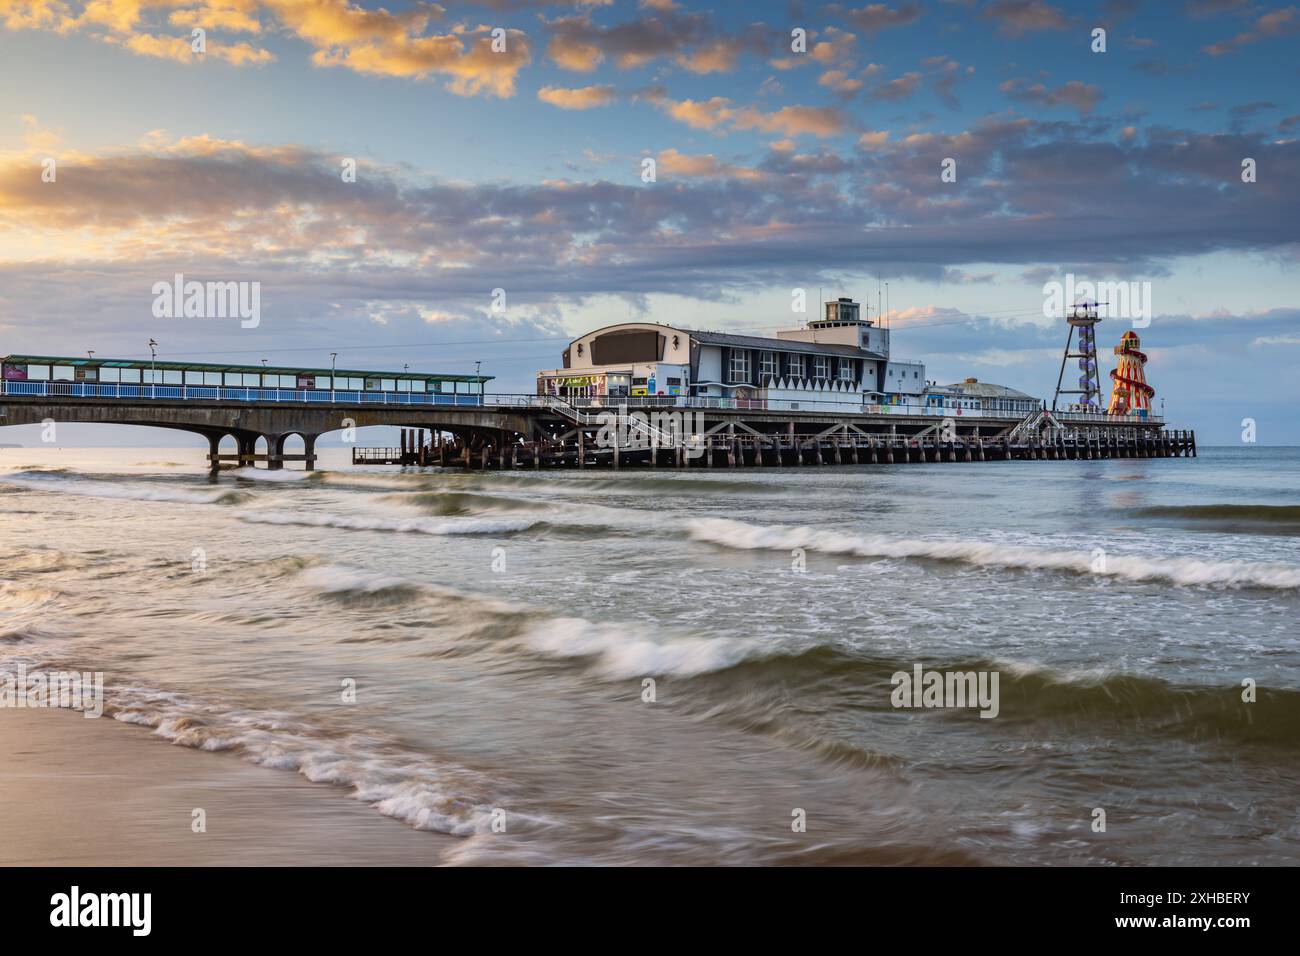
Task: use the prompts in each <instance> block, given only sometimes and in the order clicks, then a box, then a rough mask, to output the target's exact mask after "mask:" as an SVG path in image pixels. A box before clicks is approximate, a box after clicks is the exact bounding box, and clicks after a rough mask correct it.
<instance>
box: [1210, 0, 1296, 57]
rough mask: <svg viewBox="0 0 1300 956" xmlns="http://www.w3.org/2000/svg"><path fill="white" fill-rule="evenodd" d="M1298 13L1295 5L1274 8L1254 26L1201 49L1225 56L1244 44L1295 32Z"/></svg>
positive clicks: (1214, 54)
mask: <svg viewBox="0 0 1300 956" xmlns="http://www.w3.org/2000/svg"><path fill="white" fill-rule="evenodd" d="M1297 13H1298V11H1297V9H1296V8H1295V7H1287V8H1286V9H1284V10H1274V11H1272V12H1271V13H1266V14H1264V15H1263V16H1261V17H1260V18H1259V19H1257V20H1256V21H1255V24H1254V26H1253V27H1251V28H1250V29H1249V30H1244V31H1242V32H1241V33H1238V34H1237V35H1236V36H1234V37H1231V38H1230V39H1227V40H1221V41H1220V42H1218V43H1212V44H1210V45H1209V46H1206V47H1202V48H1201V50H1202V52H1204V53H1208V54H1209V55H1210V56H1224V55H1225V54H1228V53H1235V52H1237V51H1238V50H1240V49H1241V48H1242V47H1244V46H1250V45H1251V44H1253V43H1259V42H1260V41H1261V40H1267V39H1270V38H1273V37H1280V36H1287V35H1289V34H1292V33H1295V32H1296V31H1297V30H1300V16H1298V15H1297Z"/></svg>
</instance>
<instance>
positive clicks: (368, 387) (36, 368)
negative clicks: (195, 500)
mask: <svg viewBox="0 0 1300 956" xmlns="http://www.w3.org/2000/svg"><path fill="white" fill-rule="evenodd" d="M5 378H6V379H9V380H16V381H32V382H91V383H94V382H99V383H103V384H108V385H117V384H122V385H200V386H209V387H212V386H225V387H227V388H230V387H240V388H303V389H330V388H335V389H341V390H348V391H371V392H440V393H443V394H461V395H469V394H479V393H481V392H482V391H483V383H481V382H447V381H442V380H438V379H429V380H412V379H406V378H398V379H393V378H359V377H354V376H344V375H339V376H337V377H336V378H335V380H334V381H333V383H331V381H330V376H328V375H311V374H307V373H299V374H296V375H278V374H277V375H272V374H269V373H260V372H208V371H200V370H193V369H187V370H184V371H182V370H180V369H150V368H110V367H107V366H104V367H99V368H95V367H90V366H80V365H76V366H74V365H6V366H5Z"/></svg>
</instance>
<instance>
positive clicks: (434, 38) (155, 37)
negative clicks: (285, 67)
mask: <svg viewBox="0 0 1300 956" xmlns="http://www.w3.org/2000/svg"><path fill="white" fill-rule="evenodd" d="M443 13H444V11H443V8H442V7H440V6H438V5H437V4H431V3H425V4H420V5H417V6H416V7H414V8H412V9H410V10H404V11H400V12H397V13H393V12H390V11H388V10H386V9H383V8H379V9H368V8H366V7H363V6H360V5H358V4H357V3H354V2H352V0H67V2H63V0H0V22H2V23H3V24H4V25H5V27H7V28H8V29H11V30H18V29H51V30H58V31H60V32H72V31H82V32H85V33H87V34H88V35H90V36H92V37H94V38H95V39H98V40H100V41H102V42H104V43H110V44H113V45H115V46H119V47H122V48H123V49H126V50H130V51H131V52H133V53H136V54H138V55H141V56H151V57H159V58H164V59H170V60H175V61H179V62H191V61H196V60H199V59H200V58H201V57H202V56H210V57H213V58H215V59H220V60H224V61H226V62H228V63H231V64H235V65H246V64H257V63H264V62H267V61H268V60H271V59H274V56H273V54H272V53H271V52H270V51H269V50H267V49H265V48H262V47H259V46H255V45H253V44H251V43H248V42H240V43H228V42H226V41H225V40H223V39H222V38H220V37H217V36H209V37H206V38H205V39H206V50H205V51H204V53H202V54H196V53H195V52H194V51H193V50H192V49H191V46H190V39H189V37H188V36H176V35H174V34H172V33H169V32H167V31H168V30H174V29H177V28H179V29H182V30H185V29H186V28H194V27H201V28H203V29H204V30H211V31H230V32H236V33H245V34H251V35H254V36H260V35H263V34H265V33H268V32H270V30H271V29H272V28H273V27H276V26H278V27H280V28H283V30H284V31H285V32H286V33H288V34H289V35H291V36H295V37H297V38H298V39H300V40H302V41H303V42H305V43H307V44H308V46H310V47H312V49H313V52H312V57H311V60H312V62H313V63H315V64H316V65H317V66H338V67H344V68H346V69H351V70H355V71H356V72H358V73H368V74H378V75H382V76H398V77H411V78H415V79H427V78H433V77H442V78H444V79H446V81H447V87H448V89H450V90H451V91H452V92H454V93H458V94H460V95H464V96H469V95H474V94H478V93H488V94H491V95H494V96H500V97H507V96H512V95H514V92H515V80H516V77H517V76H518V74H519V72H520V70H522V69H523V68H524V67H525V66H526V65H527V64H528V63H530V62H531V61H532V54H531V51H530V47H529V42H528V38H527V36H526V35H525V34H524V33H522V32H521V31H518V30H506V31H504V33H503V34H498V35H497V36H496V37H493V35H492V29H491V28H489V27H485V26H479V27H466V26H463V25H455V26H448V27H447V28H446V29H445V30H443V31H441V32H439V31H435V30H433V24H434V21H437V20H441V19H442V16H443Z"/></svg>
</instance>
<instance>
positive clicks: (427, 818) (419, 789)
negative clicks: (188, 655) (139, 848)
mask: <svg viewBox="0 0 1300 956" xmlns="http://www.w3.org/2000/svg"><path fill="white" fill-rule="evenodd" d="M106 696H107V698H108V699H107V700H106V702H105V707H104V713H105V715H106V716H109V717H112V718H113V719H114V720H118V721H122V722H123V723H129V724H138V725H141V726H145V727H151V728H153V732H154V734H155V735H156V736H158V737H161V738H163V739H164V740H168V741H170V742H171V743H173V744H176V745H178V746H182V747H192V748H194V749H197V750H207V751H229V752H233V753H235V754H237V755H239V756H241V757H243V758H244V759H246V760H248V761H250V762H252V763H255V764H258V765H260V766H264V767H270V768H274V769H279V770H292V771H295V772H297V773H299V774H301V775H302V776H303V777H305V778H307V779H308V780H310V781H312V782H313V783H324V784H331V785H334V786H338V787H344V788H347V789H349V790H350V791H351V795H352V796H353V797H354V798H355V799H357V800H360V801H362V802H364V803H367V804H369V805H370V806H371V807H373V808H374V809H375V810H377V811H378V812H379V813H381V814H383V815H384V816H388V817H392V818H394V819H397V820H400V821H402V822H403V823H405V824H407V825H408V826H410V827H413V828H414V829H416V830H435V831H438V832H440V833H448V834H452V835H456V836H468V835H471V834H474V833H483V832H488V830H489V829H490V822H491V815H492V810H493V807H494V806H500V805H502V802H503V801H502V800H501V798H500V797H499V796H496V795H495V789H496V788H495V787H494V786H493V785H492V784H491V782H490V781H488V780H487V779H486V778H485V777H484V776H482V775H481V774H478V773H476V772H473V771H471V770H469V769H467V768H464V767H460V766H456V765H453V764H451V763H450V762H444V761H440V760H437V759H435V758H433V757H431V756H430V755H428V754H424V753H418V752H414V751H411V750H409V749H406V748H404V747H402V746H400V745H398V744H396V743H394V742H393V741H391V740H389V739H387V738H385V737H383V736H380V735H378V734H360V733H345V732H339V731H330V730H327V729H325V728H322V727H320V726H317V725H314V724H311V723H309V722H307V721H304V720H302V719H300V718H298V717H296V716H294V715H291V714H286V713H282V712H278V711H265V710H259V709H255V708H240V707H232V706H223V705H219V704H215V703H211V702H205V701H200V700H196V699H193V698H189V697H185V696H182V695H179V694H175V693H171V692H167V691H161V690H157V689H153V688H144V687H114V688H112V689H111V690H110V691H109V693H108V694H107V695H106Z"/></svg>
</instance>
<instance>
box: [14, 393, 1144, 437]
mask: <svg viewBox="0 0 1300 956" xmlns="http://www.w3.org/2000/svg"><path fill="white" fill-rule="evenodd" d="M0 395H11V396H15V397H19V396H21V397H32V398H98V399H108V400H127V401H140V400H145V401H154V400H156V401H196V402H203V401H220V402H229V401H236V402H279V403H296V404H308V405H318V404H336V405H369V404H374V405H422V406H473V407H488V408H520V409H523V408H554V409H557V410H561V411H563V408H567V409H568V415H567V417H571V418H574V420H575V421H580V422H581V423H583V424H599V423H600V421H601V419H600V417H599V415H597V414H589V412H590V411H592V410H595V411H599V412H611V411H612V412H616V413H617V412H618V410H619V409H620V408H627V409H633V410H638V409H711V410H718V411H767V412H821V413H829V414H836V415H899V416H905V417H914V418H938V419H944V418H952V419H954V420H957V421H961V420H963V419H971V418H976V419H979V418H995V419H1002V420H1007V419H1023V418H1026V417H1028V416H1030V415H1035V414H1038V413H1039V412H1040V411H1041V409H1039V408H1037V407H1035V408H1034V409H1032V410H1031V411H1029V412H1024V411H1013V410H1010V409H997V408H993V409H983V408H950V407H945V406H937V405H929V404H920V403H915V404H902V405H876V404H868V403H857V402H842V401H841V402H826V401H818V400H810V401H790V400H787V399H768V398H711V397H704V396H686V395H647V396H638V395H629V396H601V397H597V398H559V397H557V396H554V395H524V394H516V393H491V394H483V395H478V394H470V395H467V394H445V393H441V392H378V391H364V390H360V389H334V390H331V389H299V388H259V387H256V386H216V385H157V384H149V385H145V384H139V385H136V384H129V385H123V384H106V383H102V382H100V383H96V382H15V381H0ZM584 410H586V411H584ZM1054 415H1055V417H1056V418H1057V419H1058V420H1059V421H1061V422H1068V423H1070V424H1096V425H1112V426H1113V425H1162V424H1163V423H1164V419H1163V418H1162V417H1160V416H1155V415H1152V416H1150V417H1147V418H1136V417H1135V416H1129V415H1106V414H1089V413H1084V412H1055V413H1054ZM575 416H580V417H575ZM633 427H638V428H640V427H642V426H640V425H635V426H633ZM645 427H646V428H650V427H651V426H645Z"/></svg>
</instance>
